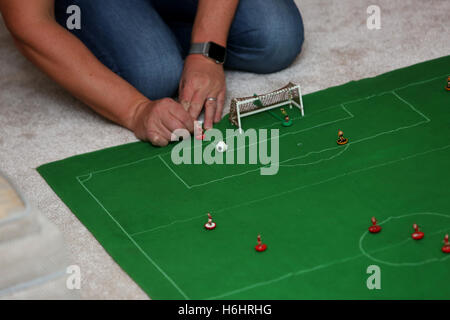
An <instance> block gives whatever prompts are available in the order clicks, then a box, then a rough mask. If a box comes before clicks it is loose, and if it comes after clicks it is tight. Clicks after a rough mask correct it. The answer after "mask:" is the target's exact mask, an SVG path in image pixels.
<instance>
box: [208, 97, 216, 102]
mask: <svg viewBox="0 0 450 320" xmlns="http://www.w3.org/2000/svg"><path fill="white" fill-rule="evenodd" d="M206 101H217V98H213V97H209V98H206Z"/></svg>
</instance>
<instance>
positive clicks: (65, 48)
mask: <svg viewBox="0 0 450 320" xmlns="http://www.w3.org/2000/svg"><path fill="white" fill-rule="evenodd" d="M0 11H1V13H2V15H3V18H4V21H5V24H6V26H7V28H8V29H9V31H10V32H11V34H12V36H13V38H14V42H15V44H16V46H17V47H18V49H19V50H20V51H21V52H22V54H23V55H24V56H25V57H27V58H28V59H29V60H30V61H31V62H32V63H34V64H35V65H36V66H38V67H39V68H40V69H41V70H43V71H44V72H45V73H46V74H48V75H49V76H50V77H51V78H52V79H54V80H55V81H56V82H57V83H59V84H60V85H61V86H63V87H64V88H66V89H67V90H68V91H69V92H71V93H72V94H73V95H74V96H76V97H77V98H79V99H80V100H81V101H83V102H84V103H86V104H87V105H89V106H90V107H91V108H92V109H93V110H95V111H96V112H98V113H99V114H101V115H103V116H104V117H106V118H108V119H110V120H112V121H114V122H116V123H118V124H120V125H122V126H124V127H126V128H128V129H130V130H132V131H134V132H135V134H136V136H137V137H138V138H140V139H142V140H150V141H151V142H152V143H153V144H156V145H166V144H167V143H168V142H169V141H170V134H171V132H172V131H173V130H175V129H177V128H186V129H188V130H189V131H191V132H192V130H193V124H192V119H191V118H190V116H189V114H188V113H187V112H186V111H185V109H184V108H183V107H182V106H181V104H178V103H176V102H175V101H173V100H171V99H162V100H158V101H153V102H152V101H150V100H148V99H147V98H146V97H144V96H143V95H142V94H141V93H140V92H139V91H138V90H136V89H135V88H134V87H133V86H131V85H130V84H129V83H128V82H126V81H125V80H124V79H122V78H121V77H119V76H118V75H116V74H115V73H114V72H112V71H111V70H109V69H108V68H107V67H106V66H104V65H103V64H102V63H101V62H100V61H99V60H98V59H97V58H96V57H95V56H94V55H93V54H92V53H91V52H90V51H89V49H88V48H87V47H85V45H84V44H83V43H82V42H81V41H80V40H79V39H78V38H76V37H75V36H73V35H72V34H71V33H70V32H68V31H67V30H65V29H64V28H63V27H61V26H60V25H59V24H58V23H57V22H56V21H55V17H54V0H32V1H30V0H0Z"/></svg>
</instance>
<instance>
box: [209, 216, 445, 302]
mask: <svg viewBox="0 0 450 320" xmlns="http://www.w3.org/2000/svg"><path fill="white" fill-rule="evenodd" d="M417 214H427V213H424V212H422V213H416V214H407V215H403V216H399V217H389V218H388V219H387V220H385V221H383V222H382V223H379V224H380V225H381V224H383V223H385V222H387V221H389V220H390V219H391V218H396V219H397V218H401V217H407V216H411V215H417ZM428 214H434V213H428ZM438 215H442V216H444V217H446V218H450V217H449V216H447V215H443V214H438ZM448 229H449V228H446V229H443V230H439V231H436V232H434V233H432V234H431V235H435V234H439V233H441V232H443V231H445V230H448ZM365 234H367V231H366V232H365V233H364V235H365ZM409 240H411V239H407V240H406V241H403V242H401V243H400V244H395V245H393V246H386V247H383V248H378V249H376V250H374V251H372V252H371V253H372V254H373V253H376V252H381V251H385V250H387V249H391V248H393V247H396V246H399V245H401V244H403V243H405V242H407V241H409ZM360 246H361V240H360ZM364 256H365V257H367V258H369V259H371V260H375V261H376V262H379V263H385V264H389V263H386V262H384V261H381V260H376V259H373V258H372V257H371V256H370V255H369V254H366V253H364V252H363V253H361V254H358V255H355V256H352V257H347V258H344V259H340V260H335V261H332V262H330V263H326V264H321V265H317V266H315V267H312V268H308V269H300V270H298V271H295V272H289V273H286V274H284V275H282V276H280V277H278V278H274V279H271V280H268V281H262V282H257V283H254V284H252V285H249V286H246V287H243V288H240V289H236V290H233V291H229V292H226V293H224V294H221V295H218V296H214V297H210V298H207V299H206V300H216V299H222V298H224V297H227V296H230V295H233V294H238V293H241V292H244V291H248V290H251V289H254V288H257V287H261V286H265V285H269V284H272V283H275V282H279V281H281V280H284V279H287V278H289V277H294V276H298V275H302V274H306V273H309V272H313V271H316V270H320V269H324V268H328V267H331V266H334V265H336V264H340V263H345V262H348V261H351V260H354V259H358V258H360V257H364ZM448 258H450V256H446V257H443V258H441V259H437V258H434V259H429V260H426V261H424V262H422V263H419V264H414V265H421V264H425V263H429V262H442V261H445V260H447V259H448ZM390 265H393V264H390ZM394 266H401V265H399V264H394ZM408 266H412V265H408Z"/></svg>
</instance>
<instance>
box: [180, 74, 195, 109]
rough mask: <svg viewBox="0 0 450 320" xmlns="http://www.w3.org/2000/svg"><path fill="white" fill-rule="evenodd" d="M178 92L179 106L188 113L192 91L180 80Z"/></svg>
mask: <svg viewBox="0 0 450 320" xmlns="http://www.w3.org/2000/svg"><path fill="white" fill-rule="evenodd" d="M178 92H179V100H180V103H181V105H182V106H183V108H184V110H186V111H188V110H189V107H190V105H191V100H192V97H193V96H194V90H193V89H192V87H191V86H187V85H186V81H185V80H184V79H182V80H181V82H180V86H179V88H178Z"/></svg>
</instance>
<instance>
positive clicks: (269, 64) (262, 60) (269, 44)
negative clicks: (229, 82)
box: [242, 0, 304, 73]
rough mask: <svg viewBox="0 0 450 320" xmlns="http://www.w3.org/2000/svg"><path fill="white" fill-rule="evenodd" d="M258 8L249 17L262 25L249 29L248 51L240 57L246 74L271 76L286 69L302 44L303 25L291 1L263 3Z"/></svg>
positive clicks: (266, 0)
mask: <svg viewBox="0 0 450 320" xmlns="http://www.w3.org/2000/svg"><path fill="white" fill-rule="evenodd" d="M257 2H259V1H257ZM260 5H261V6H260V7H259V9H256V12H255V9H254V10H253V14H252V16H253V19H255V18H256V17H258V16H259V17H261V19H262V21H261V23H258V24H257V25H255V27H254V28H253V30H252V32H251V39H249V40H248V44H246V47H247V48H249V49H248V51H247V53H245V52H244V53H243V54H242V55H243V56H244V57H246V60H248V61H246V64H245V65H246V67H245V69H247V71H251V72H256V73H272V72H276V71H280V70H283V69H285V68H287V67H288V66H289V65H291V64H292V62H293V61H294V60H295V58H296V57H297V56H298V55H299V53H300V51H301V48H302V45H303V41H304V29H303V21H302V17H301V14H300V12H299V10H298V8H297V6H296V5H295V3H294V2H293V1H292V0H281V1H280V0H263V2H262V3H260ZM258 12H260V14H258ZM249 36H250V35H249ZM244 59H245V58H244Z"/></svg>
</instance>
